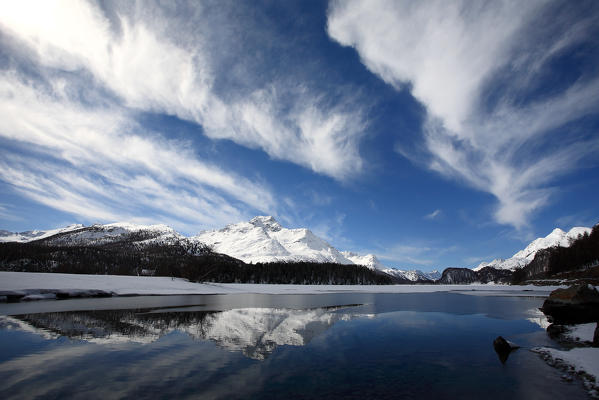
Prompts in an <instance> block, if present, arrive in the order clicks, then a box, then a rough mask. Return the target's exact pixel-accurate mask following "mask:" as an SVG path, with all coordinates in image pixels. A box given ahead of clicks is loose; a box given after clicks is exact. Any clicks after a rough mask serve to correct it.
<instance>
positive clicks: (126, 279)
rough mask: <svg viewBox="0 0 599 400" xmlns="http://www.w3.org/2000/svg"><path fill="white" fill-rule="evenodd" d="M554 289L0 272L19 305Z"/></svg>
mask: <svg viewBox="0 0 599 400" xmlns="http://www.w3.org/2000/svg"><path fill="white" fill-rule="evenodd" d="M555 288H556V287H554V286H532V285H529V286H507V285H482V284H478V285H477V284H472V285H266V284H234V283H193V282H189V281H186V280H184V279H179V278H169V277H141V276H121V275H83V274H51V273H35V272H5V271H0V299H1V300H5V301H6V299H7V296H9V295H10V296H16V297H20V296H23V297H22V300H41V299H51V298H56V295H57V294H59V295H60V294H62V295H68V296H70V297H92V296H98V295H102V294H103V295H111V296H135V295H183V294H229V293H263V294H315V293H339V292H356V293H432V292H448V291H452V292H460V293H465V294H472V295H486V294H487V295H488V294H491V295H508V296H518V295H520V296H546V295H548V294H549V292H551V291H552V290H554V289H555Z"/></svg>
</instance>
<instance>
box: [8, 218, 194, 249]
mask: <svg viewBox="0 0 599 400" xmlns="http://www.w3.org/2000/svg"><path fill="white" fill-rule="evenodd" d="M42 239H43V240H44V242H45V243H47V244H52V245H57V246H76V245H100V244H107V243H114V242H118V241H121V240H126V239H129V240H131V241H134V242H137V243H139V244H142V245H143V244H150V243H161V244H172V243H175V242H180V241H182V240H187V238H185V236H183V235H181V234H179V233H177V232H175V230H174V229H172V228H170V227H168V226H166V225H136V224H131V223H126V222H117V223H113V224H105V225H101V224H95V225H91V226H83V225H70V226H68V227H66V228H62V229H52V230H47V231H37V230H36V231H30V232H21V233H13V232H8V231H0V242H20V243H27V242H32V241H34V240H42Z"/></svg>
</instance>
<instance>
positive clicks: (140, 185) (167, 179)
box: [0, 73, 277, 232]
mask: <svg viewBox="0 0 599 400" xmlns="http://www.w3.org/2000/svg"><path fill="white" fill-rule="evenodd" d="M15 116H18V118H15ZM0 118H1V119H2V120H3V121H4V123H3V126H2V129H0V137H2V138H4V139H7V140H10V141H11V143H12V145H13V146H15V148H18V150H19V151H16V152H14V154H5V155H4V156H3V157H2V160H1V161H0V178H1V179H2V180H4V181H5V182H7V183H9V184H11V185H13V187H14V188H15V189H16V190H17V191H18V192H20V193H22V194H23V195H25V196H26V197H29V198H31V199H33V200H35V201H37V202H40V203H42V204H45V205H47V206H50V207H53V208H56V209H59V210H62V211H65V212H68V213H71V214H74V215H77V216H80V217H82V218H85V219H87V220H92V221H96V220H98V219H99V220H103V221H114V220H133V221H139V222H142V219H143V218H142V217H140V216H141V215H149V216H148V217H147V218H148V219H147V220H143V222H154V223H155V222H157V221H156V219H160V220H161V221H162V222H167V223H170V224H173V225H174V226H175V227H176V228H179V229H183V230H186V231H190V232H194V231H196V230H198V229H200V228H202V227H206V226H210V227H220V226H222V225H223V224H224V223H230V222H235V221H239V220H241V219H245V218H247V217H248V216H249V215H251V212H250V210H260V211H264V212H270V213H276V208H277V202H276V201H275V200H274V196H273V195H272V193H271V192H270V190H269V189H268V187H265V186H264V185H262V184H259V183H255V182H251V181H249V180H248V179H246V178H244V177H241V176H237V175H235V174H232V173H229V172H226V171H224V170H222V169H221V168H219V167H216V166H214V165H211V164H209V163H206V162H203V161H201V160H199V159H197V158H196V157H195V156H194V154H193V152H192V151H190V150H188V149H187V148H186V146H185V144H184V143H176V142H173V141H169V140H166V139H164V138H162V137H160V136H149V135H148V134H147V133H145V132H143V130H142V129H141V127H140V126H138V125H137V124H136V123H135V122H134V121H133V120H132V119H131V118H129V116H128V114H127V113H126V112H123V110H121V109H119V108H114V107H107V108H99V107H96V108H93V109H89V108H86V107H84V106H82V105H79V104H77V103H73V102H72V101H70V100H69V99H67V98H63V97H59V96H55V95H53V94H51V93H45V92H44V91H43V90H40V89H38V88H34V87H31V86H28V85H27V84H25V83H23V82H22V81H21V80H20V79H19V78H18V77H17V76H16V74H14V73H2V74H1V75H0ZM140 218H142V219H140ZM150 220H151V221H150Z"/></svg>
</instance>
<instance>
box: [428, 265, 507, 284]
mask: <svg viewBox="0 0 599 400" xmlns="http://www.w3.org/2000/svg"><path fill="white" fill-rule="evenodd" d="M511 279H512V271H509V270H501V269H496V268H493V267H485V268H482V269H480V270H478V271H473V270H471V269H469V268H447V269H445V271H443V274H442V275H441V279H439V280H438V281H437V283H440V284H446V285H451V284H468V283H474V282H480V283H489V282H495V283H510V281H511Z"/></svg>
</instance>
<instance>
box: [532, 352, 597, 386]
mask: <svg viewBox="0 0 599 400" xmlns="http://www.w3.org/2000/svg"><path fill="white" fill-rule="evenodd" d="M532 351H534V352H536V353H539V354H541V355H542V356H543V358H544V359H545V360H546V361H547V362H549V363H550V364H551V365H554V366H556V367H560V368H562V369H565V370H567V371H568V372H570V373H577V374H580V375H582V376H583V380H584V383H585V386H586V388H587V389H588V390H589V393H590V394H591V395H592V396H594V397H596V396H597V391H598V390H599V348H597V347H577V348H574V349H571V350H557V349H552V348H549V347H537V348H534V349H532Z"/></svg>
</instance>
